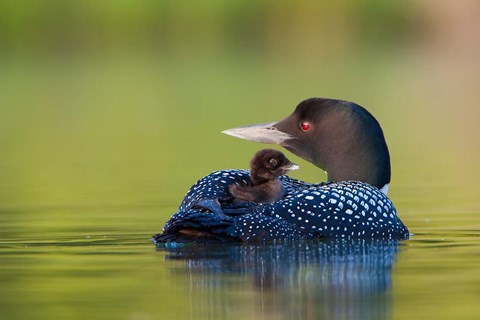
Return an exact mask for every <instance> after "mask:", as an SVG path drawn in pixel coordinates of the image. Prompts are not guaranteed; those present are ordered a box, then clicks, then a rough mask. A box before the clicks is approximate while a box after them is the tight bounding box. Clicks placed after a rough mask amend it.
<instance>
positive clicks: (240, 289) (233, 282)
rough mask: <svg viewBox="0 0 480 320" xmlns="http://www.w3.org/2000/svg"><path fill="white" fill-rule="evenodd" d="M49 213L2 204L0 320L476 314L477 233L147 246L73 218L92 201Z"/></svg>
mask: <svg viewBox="0 0 480 320" xmlns="http://www.w3.org/2000/svg"><path fill="white" fill-rule="evenodd" d="M130 210H131V211H135V212H140V213H146V214H147V215H151V214H152V212H151V211H153V210H151V209H145V208H130V209H129V210H127V211H130ZM53 211H54V210H47V211H43V212H34V211H30V212H14V213H7V214H6V215H5V213H3V214H4V215H3V216H2V217H3V221H2V229H3V230H10V233H9V232H7V237H6V238H3V239H2V241H1V244H0V245H1V247H0V254H1V260H0V280H1V283H2V286H1V289H0V295H1V297H2V300H1V302H0V305H1V308H0V310H1V316H2V319H44V318H45V319H47V318H57V319H84V318H86V317H91V318H92V317H93V318H99V319H100V318H101V319H169V318H172V317H173V318H176V319H227V318H228V319H232V318H233V319H245V318H255V319H271V318H274V319H292V318H299V319H319V318H320V319H323V318H325V319H409V318H417V317H418V318H423V317H434V318H438V319H475V318H476V317H477V316H478V314H479V312H480V306H479V305H478V303H477V302H478V296H479V292H478V288H479V285H480V283H479V282H480V274H479V273H478V267H479V264H480V255H479V254H478V252H479V242H478V237H479V236H480V232H478V230H476V231H475V230H470V231H468V230H462V231H449V232H445V231H444V232H441V231H439V230H438V229H437V231H435V232H433V231H432V230H428V228H425V230H422V229H417V233H418V234H417V235H415V236H414V237H413V238H412V239H411V240H408V241H403V242H385V241H365V240H362V241H360V240H359V241H347V242H340V241H323V242H293V243H283V244H282V243H280V244H271V245H257V246H239V245H236V246H208V247H203V246H185V247H177V248H158V249H155V247H154V246H153V245H152V244H151V243H149V239H148V238H149V236H150V234H148V233H129V232H127V229H129V228H127V227H124V228H119V225H113V226H112V227H111V228H108V227H106V226H103V227H97V228H96V229H95V228H91V227H90V226H88V224H87V223H86V222H85V221H87V220H89V219H93V218H94V216H95V215H98V213H99V212H98V210H92V208H87V209H80V210H79V209H76V210H69V211H68V213H69V214H70V217H71V218H70V219H69V222H71V223H72V227H71V228H62V229H61V230H55V228H53V230H51V229H49V228H48V226H46V224H45V221H48V220H50V219H55V218H57V216H58V215H60V213H63V214H66V212H57V213H54V212H53ZM92 211H94V212H93V213H92ZM122 211H123V210H120V209H114V210H112V212H113V213H115V214H116V215H117V216H121V215H122ZM39 214H42V219H38V218H36V216H38V215H39ZM463 218H464V222H465V223H469V222H474V221H475V219H476V217H474V216H473V215H472V216H469V215H463ZM25 219H28V220H29V221H31V220H35V219H36V220H37V221H35V222H36V223H37V224H38V228H37V229H36V232H33V231H32V230H30V232H24V233H22V234H15V233H14V232H13V231H12V230H16V229H21V225H22V224H23V223H25ZM40 220H43V222H42V221H40ZM103 222H105V223H106V221H103ZM133 224H138V225H139V229H140V230H141V229H142V227H141V226H140V225H141V223H133ZM42 225H43V227H42ZM73 225H75V226H76V227H73ZM116 228H117V229H116ZM122 229H123V230H122ZM130 229H133V230H134V229H135V227H134V226H132V227H131V228H130ZM47 230H49V231H47ZM122 231H123V232H122Z"/></svg>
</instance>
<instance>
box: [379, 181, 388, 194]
mask: <svg viewBox="0 0 480 320" xmlns="http://www.w3.org/2000/svg"><path fill="white" fill-rule="evenodd" d="M380 191H382V192H383V193H384V194H387V192H388V183H387V184H386V185H384V186H383V187H382V189H380Z"/></svg>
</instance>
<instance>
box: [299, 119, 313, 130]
mask: <svg viewBox="0 0 480 320" xmlns="http://www.w3.org/2000/svg"><path fill="white" fill-rule="evenodd" d="M311 128H312V125H311V124H310V122H307V121H301V122H300V129H301V130H302V131H303V132H306V131H308V130H310V129H311Z"/></svg>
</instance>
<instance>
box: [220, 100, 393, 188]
mask: <svg viewBox="0 0 480 320" xmlns="http://www.w3.org/2000/svg"><path fill="white" fill-rule="evenodd" d="M223 133H225V134H228V135H231V136H234V137H238V138H242V139H246V140H251V141H256V142H263V143H274V144H279V145H281V146H283V147H284V148H286V149H287V150H289V151H291V152H292V153H294V154H296V155H297V156H299V157H301V158H303V159H305V160H307V161H309V162H311V163H313V164H314V165H316V166H317V167H319V168H322V169H323V170H325V171H326V172H327V174H328V180H329V181H331V182H335V181H347V180H355V181H362V182H366V183H369V184H371V185H373V186H376V187H377V188H383V187H384V186H386V185H388V183H389V182H390V155H389V152H388V147H387V144H386V142H385V138H384V136H383V131H382V129H381V127H380V125H379V123H378V122H377V120H376V119H375V118H374V117H373V116H372V115H371V114H370V113H369V112H368V111H367V110H365V109H364V108H362V107H361V106H359V105H357V104H355V103H353V102H348V101H342V100H334V99H323V98H311V99H307V100H304V101H302V102H301V103H300V104H299V105H298V106H297V108H296V109H295V111H294V112H293V113H292V114H291V115H289V116H288V117H286V118H285V119H283V120H281V121H278V122H272V123H266V124H257V125H251V126H245V127H239V128H234V129H229V130H225V131H223Z"/></svg>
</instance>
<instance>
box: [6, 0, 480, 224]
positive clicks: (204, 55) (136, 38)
mask: <svg viewBox="0 0 480 320" xmlns="http://www.w3.org/2000/svg"><path fill="white" fill-rule="evenodd" d="M479 10H480V9H479V5H478V4H477V2H476V1H462V3H458V4H456V3H452V2H451V1H433V0H421V1H414V0H411V1H396V2H386V1H380V0H365V1H355V2H351V1H336V2H326V1H302V2H295V1H214V0H208V1H147V0H142V1H138V0H121V1H93V0H92V1H80V0H79V1H63V0H58V1H52V0H49V1H42V0H35V1H33V0H32V1H28V0H26V1H8V0H7V1H6V0H2V1H0V148H1V149H0V150H1V155H0V179H1V181H2V183H1V188H0V208H3V209H4V210H10V209H16V210H23V209H28V208H38V207H57V206H59V207H75V206H110V205H129V206H144V205H149V206H150V205H151V206H156V207H158V208H160V207H169V208H172V210H173V209H174V207H175V206H176V205H177V204H178V203H179V201H180V200H181V199H182V197H183V195H184V193H185V191H186V190H187V189H188V187H189V186H190V185H191V184H192V183H193V182H194V181H195V180H196V179H198V178H199V177H201V176H203V175H205V174H207V173H209V172H211V171H213V170H216V169H222V168H230V167H234V168H245V167H247V166H248V161H249V159H250V156H251V155H252V154H253V153H254V152H255V151H256V150H257V149H260V148H262V147H263V146H262V145H258V144H254V143H251V142H246V141H240V140H236V139H234V138H231V137H227V136H223V135H221V134H220V131H221V130H223V129H226V128H230V127H233V126H238V125H246V124H251V123H260V122H266V121H273V120H278V119H280V118H282V117H284V116H286V115H288V114H289V113H290V112H291V111H292V110H293V108H294V107H295V106H296V104H297V103H299V102H300V101H301V100H303V99H305V98H308V97H313V96H319V97H332V98H340V99H346V100H351V101H354V102H357V103H359V104H360V105H363V106H365V107H366V108H367V109H369V110H370V111H371V112H372V113H373V114H374V115H375V116H376V117H377V118H378V119H379V121H380V123H381V124H382V126H383V128H384V131H385V135H386V138H387V141H388V143H389V146H390V149H391V154H392V162H393V181H392V186H391V196H392V198H393V200H394V202H395V203H397V206H398V207H399V209H400V211H401V212H405V213H406V214H407V216H406V218H405V220H407V221H406V222H407V224H408V222H409V221H408V220H409V219H410V218H411V219H415V218H416V217H418V216H415V217H414V216H412V217H409V216H408V213H409V212H417V211H418V210H417V209H418V207H421V208H422V212H425V210H448V209H449V207H454V208H458V207H459V206H460V207H463V206H465V207H467V208H470V209H473V208H475V209H478V202H477V201H476V198H477V195H478V191H479V189H480V188H479V187H478V183H477V181H478V178H479V173H478V170H477V164H478V163H479V160H480V152H479V148H478V137H479V136H480V135H479V133H480V129H479V126H478V119H479V115H480V110H479V108H478V106H477V103H476V102H477V101H478V99H479V98H480V92H479V90H478V83H479V78H480V73H479V70H480V68H479V66H480V63H479V60H478V56H479V52H480V44H479V43H480V40H479V39H480V37H479V32H480V22H479V20H478V19H475V17H476V14H477V13H478V12H479ZM295 161H299V162H300V163H301V164H302V170H300V171H299V172H298V173H295V174H294V176H295V177H298V178H302V179H306V180H310V181H320V180H324V179H325V176H324V174H323V172H321V170H318V169H317V168H315V167H313V166H311V165H310V164H307V163H305V162H302V161H300V160H298V159H295ZM425 204H428V206H425ZM441 208H443V209H441ZM170 214H171V212H170V211H167V212H163V213H162V214H160V213H159V220H162V219H163V220H165V219H167V218H168V216H169V215H170ZM419 214H420V215H421V214H422V213H419ZM153 222H154V221H152V223H153ZM155 222H157V221H155ZM160 224H161V223H160V221H158V226H160Z"/></svg>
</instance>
